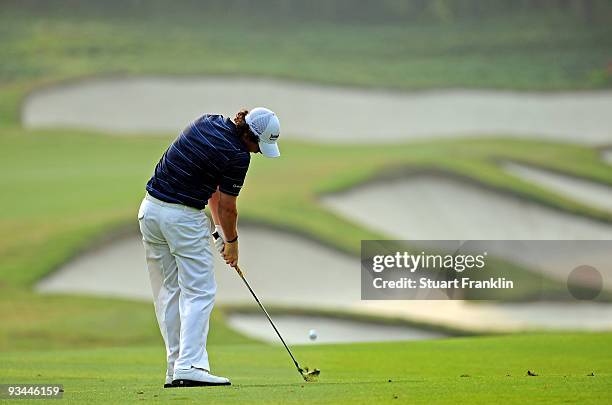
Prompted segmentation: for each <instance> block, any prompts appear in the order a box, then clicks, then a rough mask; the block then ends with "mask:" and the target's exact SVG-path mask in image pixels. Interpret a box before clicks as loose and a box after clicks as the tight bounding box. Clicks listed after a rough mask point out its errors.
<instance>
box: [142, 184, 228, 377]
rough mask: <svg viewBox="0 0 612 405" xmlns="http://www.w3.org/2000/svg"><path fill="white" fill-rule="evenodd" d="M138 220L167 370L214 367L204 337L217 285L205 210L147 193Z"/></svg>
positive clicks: (208, 368) (206, 333)
mask: <svg viewBox="0 0 612 405" xmlns="http://www.w3.org/2000/svg"><path fill="white" fill-rule="evenodd" d="M138 222H139V224H140V231H141V233H142V240H143V244H144V247H145V252H146V257H147V267H148V269H149V278H150V280H151V287H152V289H153V299H154V305H155V313H156V315H157V322H158V323H159V329H160V330H161V334H162V336H163V338H164V342H165V344H166V354H167V360H168V368H167V372H166V373H167V375H168V376H172V374H173V372H174V369H175V368H177V369H190V368H191V367H192V366H193V367H198V368H203V369H206V370H209V371H210V365H209V363H208V353H207V352H206V338H207V335H208V321H209V318H210V313H211V311H212V308H213V304H214V300H215V293H216V291H217V285H216V282H215V276H214V273H213V259H212V251H211V247H210V222H209V220H208V217H207V216H206V215H205V214H204V211H199V210H197V209H195V208H191V207H187V206H184V205H180V204H170V203H166V202H163V201H160V200H158V199H156V198H153V197H152V196H150V195H148V194H147V196H146V197H145V199H144V200H143V201H142V204H141V206H140V210H139V211H138Z"/></svg>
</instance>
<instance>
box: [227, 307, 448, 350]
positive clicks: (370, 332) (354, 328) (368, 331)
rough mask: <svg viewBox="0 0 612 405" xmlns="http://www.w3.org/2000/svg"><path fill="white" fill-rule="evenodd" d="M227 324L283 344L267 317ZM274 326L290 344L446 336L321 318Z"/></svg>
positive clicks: (287, 318)
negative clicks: (313, 332) (311, 333)
mask: <svg viewBox="0 0 612 405" xmlns="http://www.w3.org/2000/svg"><path fill="white" fill-rule="evenodd" d="M227 322H228V324H229V326H230V327H231V328H233V329H235V330H237V331H239V332H242V333H244V334H245V335H248V336H251V337H254V338H256V339H260V340H265V341H267V342H271V343H278V344H280V341H279V339H278V336H276V333H274V330H273V329H272V328H271V327H270V323H269V322H268V320H267V319H266V317H265V316H263V315H254V314H232V315H230V316H229V317H228V319H227ZM274 323H275V324H276V326H277V327H278V329H279V330H280V331H281V334H282V335H283V339H285V341H286V342H287V343H289V344H319V343H347V342H385V341H394V340H424V339H436V338H441V337H445V336H446V335H444V334H442V333H437V332H429V331H424V330H420V329H415V328H410V327H407V326H392V325H384V324H375V323H368V322H360V321H352V320H346V319H337V318H324V317H320V316H296V315H280V316H278V315H277V316H275V317H274ZM311 329H314V330H316V332H317V339H316V340H311V339H309V337H308V332H309V331H310V330H311Z"/></svg>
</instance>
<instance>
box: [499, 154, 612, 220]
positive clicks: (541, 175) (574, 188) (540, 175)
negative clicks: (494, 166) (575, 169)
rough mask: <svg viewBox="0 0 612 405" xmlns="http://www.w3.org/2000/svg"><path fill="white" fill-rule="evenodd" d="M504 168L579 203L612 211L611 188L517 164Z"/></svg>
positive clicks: (509, 164) (505, 165) (508, 164)
mask: <svg viewBox="0 0 612 405" xmlns="http://www.w3.org/2000/svg"><path fill="white" fill-rule="evenodd" d="M503 167H504V169H505V170H506V171H508V172H509V173H511V174H512V175H514V176H517V177H520V178H522V179H524V180H526V181H528V182H531V183H535V184H537V185H539V186H542V187H544V188H549V189H551V190H553V191H556V192H557V193H559V194H562V195H566V196H567V197H569V198H571V199H573V200H575V201H577V202H581V203H583V204H586V205H590V206H592V207H595V208H599V209H603V210H607V211H612V187H610V186H606V185H603V184H599V183H595V182H593V181H589V180H584V179H580V178H576V177H570V176H566V175H563V174H559V173H555V172H552V171H548V170H543V169H539V168H536V167H530V166H524V165H519V164H516V163H506V164H504V165H503Z"/></svg>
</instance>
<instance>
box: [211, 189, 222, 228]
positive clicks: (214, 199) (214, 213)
mask: <svg viewBox="0 0 612 405" xmlns="http://www.w3.org/2000/svg"><path fill="white" fill-rule="evenodd" d="M220 193H221V192H220V191H219V189H218V188H217V191H215V192H214V193H213V195H211V196H210V198H209V199H208V208H210V216H211V217H212V219H213V223H214V224H215V225H219V226H221V224H220V222H219V194H220Z"/></svg>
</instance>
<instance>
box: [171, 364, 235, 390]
mask: <svg viewBox="0 0 612 405" xmlns="http://www.w3.org/2000/svg"><path fill="white" fill-rule="evenodd" d="M172 385H173V386H175V387H206V386H214V385H231V383H230V380H229V379H227V378H225V377H217V376H216V375H212V374H210V373H209V372H208V371H206V370H203V369H201V368H195V367H191V368H190V369H189V370H181V369H175V370H174V380H173V381H172Z"/></svg>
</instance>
